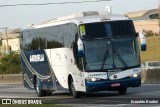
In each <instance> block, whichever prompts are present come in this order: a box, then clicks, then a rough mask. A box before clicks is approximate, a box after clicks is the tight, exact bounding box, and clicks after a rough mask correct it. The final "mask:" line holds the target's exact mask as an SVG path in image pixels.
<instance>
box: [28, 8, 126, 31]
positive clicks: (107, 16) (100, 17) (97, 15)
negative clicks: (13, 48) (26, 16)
mask: <svg viewBox="0 0 160 107" xmlns="http://www.w3.org/2000/svg"><path fill="white" fill-rule="evenodd" d="M127 19H128V17H127V16H125V15H119V14H111V13H108V12H106V11H87V12H81V13H76V14H72V15H68V16H63V17H58V18H56V19H52V20H48V21H45V22H44V23H42V24H38V25H33V26H29V27H26V29H34V28H35V29H36V28H43V27H49V26H54V25H60V24H66V23H75V24H76V25H77V26H78V25H80V24H84V23H93V22H102V21H113V20H127Z"/></svg>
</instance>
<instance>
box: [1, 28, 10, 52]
mask: <svg viewBox="0 0 160 107" xmlns="http://www.w3.org/2000/svg"><path fill="white" fill-rule="evenodd" d="M0 29H4V30H5V33H6V34H5V35H6V42H7V49H6V53H8V51H9V45H8V28H7V27H4V28H0Z"/></svg>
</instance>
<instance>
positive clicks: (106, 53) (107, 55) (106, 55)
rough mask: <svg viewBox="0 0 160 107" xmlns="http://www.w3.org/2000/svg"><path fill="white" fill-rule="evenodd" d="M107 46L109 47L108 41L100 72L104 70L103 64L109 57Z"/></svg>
mask: <svg viewBox="0 0 160 107" xmlns="http://www.w3.org/2000/svg"><path fill="white" fill-rule="evenodd" d="M109 45H110V41H108V45H107V50H106V52H105V55H104V58H103V61H102V66H101V68H100V69H101V70H102V69H103V68H104V65H105V62H106V60H107V58H108V57H109Z"/></svg>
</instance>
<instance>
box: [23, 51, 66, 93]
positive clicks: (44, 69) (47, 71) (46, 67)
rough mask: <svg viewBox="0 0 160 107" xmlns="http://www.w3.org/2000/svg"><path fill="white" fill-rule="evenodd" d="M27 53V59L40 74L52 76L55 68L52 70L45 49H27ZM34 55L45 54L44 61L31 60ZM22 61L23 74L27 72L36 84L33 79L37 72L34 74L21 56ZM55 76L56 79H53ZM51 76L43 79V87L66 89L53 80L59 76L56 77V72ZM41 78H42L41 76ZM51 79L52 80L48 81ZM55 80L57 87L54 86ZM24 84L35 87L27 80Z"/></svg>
mask: <svg viewBox="0 0 160 107" xmlns="http://www.w3.org/2000/svg"><path fill="white" fill-rule="evenodd" d="M24 54H25V57H26V59H27V61H28V62H29V64H30V66H31V67H32V68H33V69H34V70H35V71H36V72H37V73H39V74H40V75H42V76H50V75H51V72H52V71H53V70H51V66H50V63H49V61H48V57H47V55H46V53H45V51H44V50H37V51H28V52H27V51H26V52H24ZM32 55H44V61H36V59H35V61H34V60H32V61H31V62H30V57H31V56H32ZM21 60H22V61H21V62H22V70H23V74H26V75H27V76H28V77H29V78H30V79H32V81H31V83H32V84H34V81H33V76H34V75H36V74H33V73H32V72H31V71H30V69H29V68H28V66H27V65H26V62H25V61H24V60H23V58H22V56H21ZM53 73H54V71H53ZM53 78H54V79H53ZM53 78H52V76H51V77H49V78H48V79H43V81H42V82H41V84H43V85H42V86H44V87H42V88H43V89H44V90H55V89H57V90H65V89H64V88H63V87H62V86H61V85H60V83H59V82H58V81H53V80H57V78H56V77H55V74H54V76H53ZM40 79H41V78H40ZM48 80H50V81H48ZM53 82H55V83H56V87H53ZM24 86H25V87H26V88H29V89H33V87H30V86H29V84H28V83H27V81H26V80H24Z"/></svg>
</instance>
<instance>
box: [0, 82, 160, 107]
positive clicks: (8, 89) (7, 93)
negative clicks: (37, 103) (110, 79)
mask: <svg viewBox="0 0 160 107" xmlns="http://www.w3.org/2000/svg"><path fill="white" fill-rule="evenodd" d="M6 98H7V99H9V98H11V99H16V100H18V99H21V100H23V99H24V100H30V99H32V100H41V101H42V103H43V104H44V103H50V104H51V103H56V104H65V105H66V104H67V105H73V106H78V107H83V106H84V107H122V106H124V107H134V106H135V105H136V106H137V107H160V84H142V86H141V87H137V88H128V91H127V94H126V95H119V94H118V92H110V91H104V92H97V93H88V94H83V96H82V98H79V99H74V98H73V97H72V96H71V95H70V94H69V92H66V91H61V92H60V91H57V92H53V93H52V96H45V97H41V98H40V97H39V98H38V97H37V96H36V94H35V91H34V90H28V89H26V88H24V87H23V86H22V85H0V100H1V99H6ZM136 101H140V102H141V103H142V104H139V103H137V102H136ZM146 101H148V103H146ZM143 102H145V103H143ZM157 102H158V103H157ZM137 104H138V105H137Z"/></svg>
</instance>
